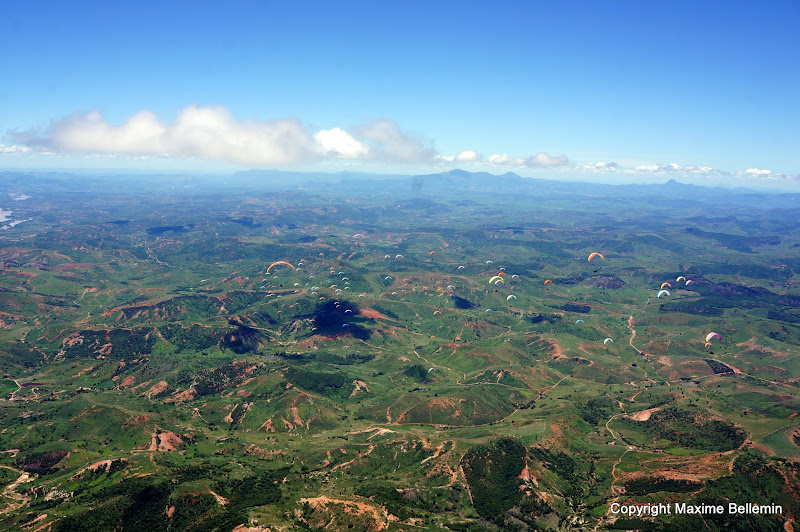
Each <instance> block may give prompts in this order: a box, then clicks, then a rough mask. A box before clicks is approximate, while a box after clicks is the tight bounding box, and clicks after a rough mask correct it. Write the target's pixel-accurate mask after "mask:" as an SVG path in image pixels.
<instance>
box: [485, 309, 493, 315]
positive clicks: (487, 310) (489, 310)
mask: <svg viewBox="0 0 800 532" xmlns="http://www.w3.org/2000/svg"><path fill="white" fill-rule="evenodd" d="M491 311H492V309H490V308H487V309H486V310H484V311H483V313H484V314H486V313H487V312H491Z"/></svg>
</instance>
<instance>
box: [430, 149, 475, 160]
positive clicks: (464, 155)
mask: <svg viewBox="0 0 800 532" xmlns="http://www.w3.org/2000/svg"><path fill="white" fill-rule="evenodd" d="M480 159H481V156H480V155H479V154H478V152H476V151H475V150H464V151H462V152H461V153H459V154H457V155H437V156H436V160H438V161H441V162H446V163H453V162H456V163H474V162H478V161H480Z"/></svg>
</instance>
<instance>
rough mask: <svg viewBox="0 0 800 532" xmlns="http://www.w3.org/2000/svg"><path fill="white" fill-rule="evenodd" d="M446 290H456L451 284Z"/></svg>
mask: <svg viewBox="0 0 800 532" xmlns="http://www.w3.org/2000/svg"><path fill="white" fill-rule="evenodd" d="M447 289H448V290H455V289H456V287H455V286H453V285H451V284H449V285H447Z"/></svg>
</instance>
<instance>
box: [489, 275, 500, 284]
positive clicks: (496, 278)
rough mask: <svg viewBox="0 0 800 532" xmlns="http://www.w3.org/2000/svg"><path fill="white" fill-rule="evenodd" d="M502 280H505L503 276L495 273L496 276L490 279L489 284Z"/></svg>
mask: <svg viewBox="0 0 800 532" xmlns="http://www.w3.org/2000/svg"><path fill="white" fill-rule="evenodd" d="M502 280H503V278H502V277H500V276H499V275H495V276H494V277H492V278H491V279H489V284H492V283H496V282H497V281H502Z"/></svg>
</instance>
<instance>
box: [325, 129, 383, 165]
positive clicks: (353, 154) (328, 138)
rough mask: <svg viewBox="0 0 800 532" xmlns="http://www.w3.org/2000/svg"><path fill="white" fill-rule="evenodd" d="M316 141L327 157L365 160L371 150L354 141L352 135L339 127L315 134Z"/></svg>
mask: <svg viewBox="0 0 800 532" xmlns="http://www.w3.org/2000/svg"><path fill="white" fill-rule="evenodd" d="M314 140H315V141H316V142H317V144H318V146H319V149H320V150H321V152H322V154H323V155H324V156H326V157H332V158H337V159H363V158H365V157H367V155H368V154H369V148H368V147H367V146H366V145H365V144H364V143H362V142H359V141H358V140H356V139H354V138H353V137H352V136H351V135H350V133H348V132H347V131H345V130H344V129H341V128H338V127H335V128H333V129H327V130H325V129H323V130H320V131H317V132H316V133H314Z"/></svg>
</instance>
